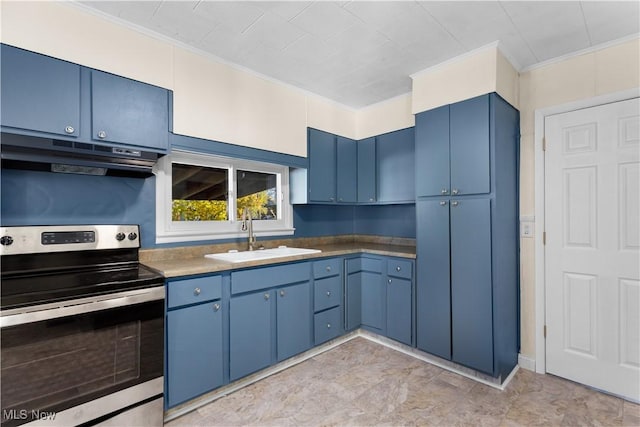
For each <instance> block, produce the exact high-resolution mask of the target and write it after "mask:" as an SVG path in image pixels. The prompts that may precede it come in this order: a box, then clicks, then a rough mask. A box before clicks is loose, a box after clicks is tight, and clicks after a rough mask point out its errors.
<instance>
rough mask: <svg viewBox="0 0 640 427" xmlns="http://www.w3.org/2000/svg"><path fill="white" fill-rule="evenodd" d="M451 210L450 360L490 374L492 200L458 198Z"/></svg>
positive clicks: (491, 361) (491, 346) (491, 371)
mask: <svg viewBox="0 0 640 427" xmlns="http://www.w3.org/2000/svg"><path fill="white" fill-rule="evenodd" d="M450 211H451V254H452V256H451V340H452V342H451V347H452V349H453V350H452V359H453V361H454V362H457V363H461V364H463V365H465V366H469V367H471V368H474V369H477V370H479V371H482V372H487V373H489V374H493V372H494V368H493V360H494V358H493V345H494V342H493V302H492V298H493V290H492V275H491V200H490V199H488V198H485V199H467V200H460V201H459V202H458V203H457V204H455V205H453V204H452V205H451V208H450Z"/></svg>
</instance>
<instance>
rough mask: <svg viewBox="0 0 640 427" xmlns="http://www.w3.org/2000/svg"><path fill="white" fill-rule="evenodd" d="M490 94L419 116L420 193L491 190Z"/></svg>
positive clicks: (424, 194)
mask: <svg viewBox="0 0 640 427" xmlns="http://www.w3.org/2000/svg"><path fill="white" fill-rule="evenodd" d="M489 139H490V135H489V95H483V96H479V97H477V98H472V99H469V100H466V101H462V102H458V103H456V104H452V105H446V106H443V107H439V108H436V109H433V110H430V111H425V112H423V113H420V114H418V115H416V139H415V141H416V170H417V172H416V196H417V197H428V196H448V195H453V196H456V195H467V194H485V193H489V192H490V191H491V185H490V173H489V172H490V171H489V168H490V165H491V163H490V159H489Z"/></svg>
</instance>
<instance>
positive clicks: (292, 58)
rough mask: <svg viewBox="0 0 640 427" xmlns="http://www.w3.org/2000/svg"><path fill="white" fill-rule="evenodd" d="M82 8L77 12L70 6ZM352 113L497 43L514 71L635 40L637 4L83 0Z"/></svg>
mask: <svg viewBox="0 0 640 427" xmlns="http://www.w3.org/2000/svg"><path fill="white" fill-rule="evenodd" d="M76 4H78V3H76ZM80 7H84V8H92V9H95V10H98V11H100V12H101V13H104V14H106V15H111V16H114V17H117V18H119V19H120V20H124V21H128V22H131V23H134V24H136V25H138V26H141V27H146V28H148V29H149V30H151V31H155V32H157V33H160V34H162V35H164V36H167V37H171V38H174V39H176V40H178V41H180V42H182V43H186V44H189V45H192V46H194V47H195V48H197V49H201V50H202V51H205V52H208V53H210V54H213V55H215V56H217V57H220V58H223V59H224V60H226V61H228V62H231V63H235V64H237V65H239V66H241V67H243V68H248V69H252V70H254V71H256V72H257V73H260V74H263V75H266V76H269V77H271V78H274V79H276V80H280V81H283V82H285V83H288V84H291V85H295V86H298V87H300V88H301V89H304V90H307V91H310V92H314V93H317V94H319V95H322V96H324V97H326V98H330V99H333V100H335V101H337V102H341V103H344V104H346V105H348V106H351V107H355V108H358V107H363V106H366V105H369V104H372V103H376V102H380V101H383V100H385V99H388V98H391V97H393V96H396V95H399V94H402V93H406V92H407V91H409V90H410V87H411V79H410V78H409V75H410V74H413V73H415V72H417V71H420V70H423V69H425V68H428V67H430V66H433V65H436V64H438V63H440V62H442V61H446V60H448V59H451V58H453V57H455V56H458V55H460V54H463V53H466V52H469V51H472V50H474V49H477V48H478V47H481V46H484V45H486V44H489V43H492V42H495V41H499V42H500V46H501V48H503V49H504V51H505V53H506V55H507V57H508V58H510V59H512V60H513V61H514V65H515V66H516V67H517V68H518V69H522V68H525V67H528V66H531V65H533V64H535V63H538V62H541V61H545V60H548V59H552V58H554V57H558V56H562V55H566V54H569V53H572V52H576V51H579V50H582V49H585V48H588V47H590V46H595V45H598V44H601V43H606V42H611V41H614V40H617V39H620V38H623V37H628V36H630V35H638V33H639V32H640V19H639V15H640V2H638V1H582V2H579V1H540V2H537V1H528V2H522V1H462V2H458V1H433V2H432V1H420V2H417V1H409V0H405V1H212V0H198V1H196V0H194V1H173V0H164V1H146V0H145V1H142V0H141V1H82V2H81V6H80Z"/></svg>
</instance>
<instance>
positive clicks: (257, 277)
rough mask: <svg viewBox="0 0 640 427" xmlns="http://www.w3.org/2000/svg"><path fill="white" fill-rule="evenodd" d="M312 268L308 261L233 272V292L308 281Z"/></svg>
mask: <svg viewBox="0 0 640 427" xmlns="http://www.w3.org/2000/svg"><path fill="white" fill-rule="evenodd" d="M310 276H311V270H310V269H309V263H308V262H302V263H297V264H286V265H276V266H273V267H263V268H254V269H252V270H243V271H234V272H233V273H231V293H232V294H239V293H243V292H251V291H257V290H260V289H266V288H272V287H275V286H280V285H288V284H292V283H299V282H306V281H308V280H309V279H310Z"/></svg>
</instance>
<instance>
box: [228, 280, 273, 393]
mask: <svg viewBox="0 0 640 427" xmlns="http://www.w3.org/2000/svg"><path fill="white" fill-rule="evenodd" d="M272 293H273V292H271V291H266V292H256V293H253V294H248V295H242V296H237V297H233V298H231V301H230V307H229V370H230V372H229V376H230V379H231V381H234V380H237V379H238V378H242V377H244V376H245V375H248V374H250V373H252V372H255V371H258V370H260V369H262V368H266V367H267V366H269V365H270V364H271V337H272V334H273V332H274V331H273V327H272V325H271V306H272V304H271V301H272Z"/></svg>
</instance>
